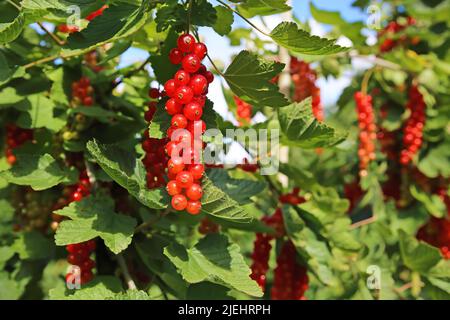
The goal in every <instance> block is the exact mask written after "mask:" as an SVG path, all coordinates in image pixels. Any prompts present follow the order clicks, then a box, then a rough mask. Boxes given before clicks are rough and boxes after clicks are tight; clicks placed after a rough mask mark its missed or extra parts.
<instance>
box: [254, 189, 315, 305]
mask: <svg viewBox="0 0 450 320" xmlns="http://www.w3.org/2000/svg"><path fill="white" fill-rule="evenodd" d="M299 191H300V190H299V189H298V188H295V189H294V190H293V191H292V192H291V193H288V194H284V195H281V196H280V198H279V199H280V202H281V203H283V204H291V205H298V204H301V203H303V202H304V201H305V199H304V198H303V197H301V196H300V195H299ZM262 221H263V222H264V223H265V224H266V225H267V226H270V227H272V228H274V230H275V234H273V235H272V234H265V233H257V234H256V240H255V242H254V250H253V253H252V265H251V270H252V274H251V275H250V277H251V278H252V279H253V280H255V281H256V282H257V283H258V285H259V286H260V287H261V288H262V289H263V290H264V289H265V286H266V274H267V271H268V270H269V257H270V251H271V249H272V245H271V244H270V241H271V240H273V239H282V238H283V237H284V236H285V234H286V232H285V229H284V222H283V213H282V211H281V209H280V208H277V210H276V211H275V213H274V214H273V215H272V216H267V217H264V218H263V219H262ZM296 255H297V254H296V250H295V247H294V245H293V243H292V242H291V241H289V240H288V241H286V242H284V244H283V246H282V250H281V252H280V254H279V255H278V257H277V266H276V268H275V273H274V282H273V286H272V290H271V296H272V299H274V300H301V299H304V293H305V291H306V290H307V288H308V281H309V280H308V275H307V273H306V268H305V267H303V266H301V265H300V264H298V263H297V261H296V258H295V257H296Z"/></svg>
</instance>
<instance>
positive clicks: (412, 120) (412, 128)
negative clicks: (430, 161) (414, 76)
mask: <svg viewBox="0 0 450 320" xmlns="http://www.w3.org/2000/svg"><path fill="white" fill-rule="evenodd" d="M425 107H426V105H425V102H424V100H423V96H422V94H421V93H420V92H419V89H418V88H417V86H415V85H413V86H412V87H411V89H410V91H409V100H408V103H407V105H406V108H407V109H408V110H409V112H410V116H409V118H408V120H407V121H406V125H405V127H404V129H403V150H402V151H401V153H400V163H401V164H402V165H407V164H408V163H410V162H411V160H412V158H413V157H414V155H415V154H416V153H417V152H418V151H419V150H420V147H421V146H422V141H423V139H422V136H423V127H424V125H425Z"/></svg>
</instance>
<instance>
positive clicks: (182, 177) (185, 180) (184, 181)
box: [177, 171, 194, 189]
mask: <svg viewBox="0 0 450 320" xmlns="http://www.w3.org/2000/svg"><path fill="white" fill-rule="evenodd" d="M193 183H194V177H193V176H192V173H190V172H189V171H181V172H179V173H178V174H177V184H178V186H179V187H180V188H183V189H186V188H189V187H190V186H191V185H192V184H193Z"/></svg>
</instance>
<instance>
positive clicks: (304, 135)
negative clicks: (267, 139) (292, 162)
mask: <svg viewBox="0 0 450 320" xmlns="http://www.w3.org/2000/svg"><path fill="white" fill-rule="evenodd" d="M278 119H279V121H280V128H281V130H282V132H283V134H284V138H285V139H284V140H283V142H284V143H286V144H288V145H292V146H297V147H301V148H305V149H312V148H320V147H331V146H334V145H337V144H339V143H340V142H342V141H343V140H345V138H346V136H347V134H346V133H342V132H338V131H337V130H336V129H334V128H332V127H330V126H328V125H326V124H325V123H322V122H319V121H317V119H316V118H315V117H314V115H313V113H312V107H311V98H307V99H305V100H303V101H302V102H300V103H293V104H290V105H289V106H287V107H283V108H280V109H278Z"/></svg>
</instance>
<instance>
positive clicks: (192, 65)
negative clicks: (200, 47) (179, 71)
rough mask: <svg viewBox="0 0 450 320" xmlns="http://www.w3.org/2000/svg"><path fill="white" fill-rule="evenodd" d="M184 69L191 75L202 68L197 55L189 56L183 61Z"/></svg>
mask: <svg viewBox="0 0 450 320" xmlns="http://www.w3.org/2000/svg"><path fill="white" fill-rule="evenodd" d="M181 65H182V66H183V69H184V70H186V71H187V72H190V73H195V72H197V71H198V69H199V68H200V59H199V58H198V57H197V56H196V55H195V54H188V55H187V56H185V57H184V58H183V61H181Z"/></svg>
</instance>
